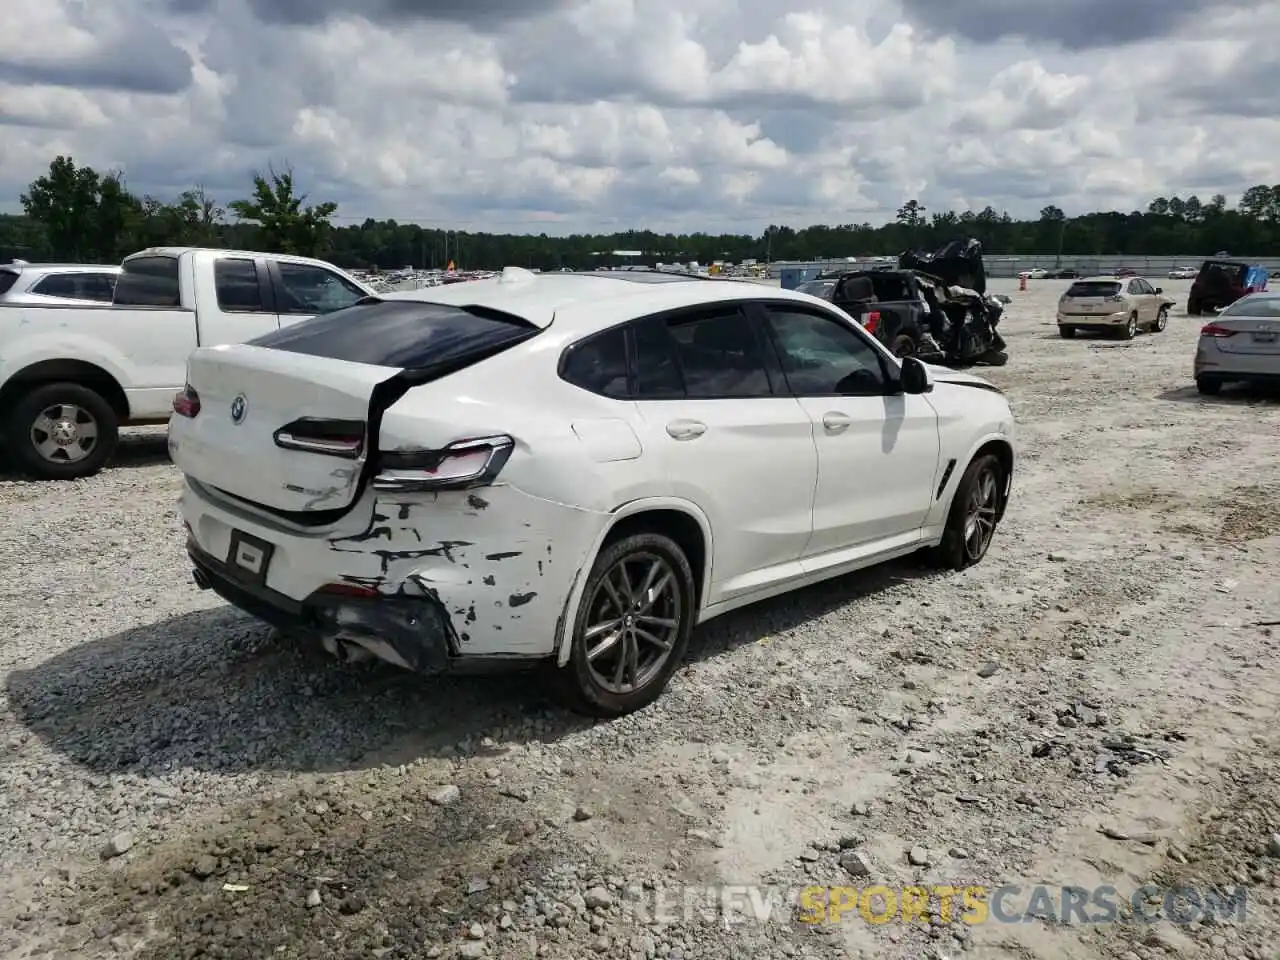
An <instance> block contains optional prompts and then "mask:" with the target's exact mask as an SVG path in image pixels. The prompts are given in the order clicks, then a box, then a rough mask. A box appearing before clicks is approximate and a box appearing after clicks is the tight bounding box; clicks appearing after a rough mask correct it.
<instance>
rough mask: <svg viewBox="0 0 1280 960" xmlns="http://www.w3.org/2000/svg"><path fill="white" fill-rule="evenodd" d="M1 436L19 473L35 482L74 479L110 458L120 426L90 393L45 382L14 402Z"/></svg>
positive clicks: (69, 385)
mask: <svg viewBox="0 0 1280 960" xmlns="http://www.w3.org/2000/svg"><path fill="white" fill-rule="evenodd" d="M5 433H6V435H7V437H6V439H7V441H8V447H9V450H10V451H11V453H12V455H13V458H14V460H15V461H16V462H17V465H18V467H19V469H21V470H22V471H23V472H24V473H26V474H28V475H29V476H32V477H34V478H35V479H37V480H78V479H80V478H81V477H88V476H92V475H93V474H95V473H97V472H98V471H99V470H101V469H102V468H103V467H104V466H105V465H106V463H107V461H108V460H110V459H111V457H112V455H113V454H114V453H115V451H116V445H117V444H118V443H119V440H120V423H119V420H118V418H117V417H116V412H115V411H114V410H113V409H111V404H109V403H107V401H106V400H105V399H104V398H103V397H102V395H101V394H100V393H98V392H97V391H96V390H92V389H90V388H89V387H86V386H83V385H82V384H79V383H46V384H42V385H41V386H38V387H35V388H34V389H32V390H31V391H30V392H28V393H26V394H25V395H23V396H22V397H20V398H19V399H18V402H17V403H15V404H14V406H13V410H12V411H11V412H10V414H9V416H8V418H7V419H6V422H5Z"/></svg>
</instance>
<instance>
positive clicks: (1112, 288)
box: [1064, 280, 1120, 300]
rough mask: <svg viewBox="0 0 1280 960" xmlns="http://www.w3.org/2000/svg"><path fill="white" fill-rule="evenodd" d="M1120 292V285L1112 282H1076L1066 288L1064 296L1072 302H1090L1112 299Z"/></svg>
mask: <svg viewBox="0 0 1280 960" xmlns="http://www.w3.org/2000/svg"><path fill="white" fill-rule="evenodd" d="M1119 292H1120V284H1119V283H1117V282H1115V281H1112V280H1084V281H1077V282H1076V283H1073V284H1072V285H1071V286H1069V287H1068V288H1067V292H1066V293H1065V294H1064V296H1067V297H1070V298H1071V299H1073V300H1091V299H1099V298H1102V297H1114V296H1115V295H1116V294H1118V293H1119Z"/></svg>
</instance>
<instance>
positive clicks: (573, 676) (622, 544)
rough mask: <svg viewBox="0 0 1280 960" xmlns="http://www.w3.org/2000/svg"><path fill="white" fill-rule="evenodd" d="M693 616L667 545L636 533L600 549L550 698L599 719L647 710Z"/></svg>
mask: <svg viewBox="0 0 1280 960" xmlns="http://www.w3.org/2000/svg"><path fill="white" fill-rule="evenodd" d="M697 618H698V611H697V590H696V589H695V587H694V577H693V570H692V568H691V567H690V566H689V561H688V559H687V558H686V557H685V555H684V551H682V550H681V549H680V547H679V546H678V545H677V544H676V543H675V542H674V541H673V540H671V539H670V538H668V537H664V536H662V535H661V534H656V533H639V534H634V535H632V536H629V537H624V538H622V539H621V540H618V541H616V542H614V543H610V544H607V545H606V546H605V547H604V549H603V550H601V551H600V555H599V556H598V557H596V561H595V563H594V564H593V565H592V567H591V574H590V575H589V576H588V578H587V585H586V588H585V589H584V591H583V594H582V603H581V604H580V605H579V607H578V614H577V620H576V621H575V623H574V627H573V640H572V643H573V646H572V649H571V651H570V654H569V662H568V663H567V664H565V666H564V668H563V669H559V670H556V671H555V683H554V688H555V692H556V694H557V695H558V699H559V700H560V701H561V702H562V703H564V705H565V706H567V707H568V708H569V709H570V710H573V711H574V712H575V713H581V714H585V715H586V716H590V717H596V718H599V719H613V718H615V717H621V716H624V715H626V714H628V713H633V712H635V711H636V710H640V709H642V708H643V707H646V706H648V705H649V704H650V703H652V702H653V701H654V700H656V699H657V698H658V697H659V695H661V693H662V691H663V690H664V689H666V686H667V684H668V683H669V682H670V680H671V677H672V675H673V674H674V673H675V672H676V670H677V669H678V668H679V667H680V664H681V662H682V661H683V660H684V655H685V651H686V650H687V649H688V646H689V637H690V636H691V635H692V634H693V626H694V623H695V622H696V621H697ZM655 638H656V639H657V640H659V641H660V643H656V644H655V643H653V642H652V641H653V639H655ZM664 644H665V647H664ZM628 655H629V656H630V659H629V660H627V661H626V662H624V663H621V665H620V663H619V662H620V661H622V660H623V659H624V657H626V656H628Z"/></svg>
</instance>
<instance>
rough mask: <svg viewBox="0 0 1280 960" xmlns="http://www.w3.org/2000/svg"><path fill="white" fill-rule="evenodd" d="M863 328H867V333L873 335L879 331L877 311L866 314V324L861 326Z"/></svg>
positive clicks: (878, 314)
mask: <svg viewBox="0 0 1280 960" xmlns="http://www.w3.org/2000/svg"><path fill="white" fill-rule="evenodd" d="M863 326H864V327H866V328H867V333H871V334H874V333H875V332H876V331H877V330H879V329H880V312H879V311H878V310H872V311H871V312H870V313H868V314H867V321H866V323H864V324H863Z"/></svg>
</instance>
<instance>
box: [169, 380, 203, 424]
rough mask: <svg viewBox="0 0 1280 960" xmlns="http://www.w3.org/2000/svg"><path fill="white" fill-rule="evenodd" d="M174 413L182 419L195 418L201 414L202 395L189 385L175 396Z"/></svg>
mask: <svg viewBox="0 0 1280 960" xmlns="http://www.w3.org/2000/svg"><path fill="white" fill-rule="evenodd" d="M173 412H174V413H176V414H177V415H178V416H180V417H188V418H189V417H194V416H195V415H196V414H198V413H199V412H200V394H198V393H196V392H195V390H194V389H193V388H192V386H191V384H189V383H188V384H187V385H186V386H185V387H183V388H182V392H181V393H178V394H175V395H174V397H173Z"/></svg>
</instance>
